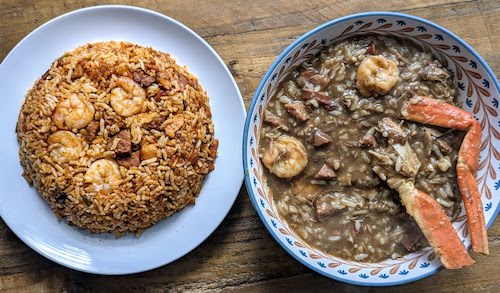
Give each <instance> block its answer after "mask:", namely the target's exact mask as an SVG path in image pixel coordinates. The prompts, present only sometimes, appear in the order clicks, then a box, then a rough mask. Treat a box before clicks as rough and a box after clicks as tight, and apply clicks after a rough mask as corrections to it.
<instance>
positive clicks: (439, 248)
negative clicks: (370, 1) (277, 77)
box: [259, 35, 488, 269]
mask: <svg viewBox="0 0 500 293" xmlns="http://www.w3.org/2000/svg"><path fill="white" fill-rule="evenodd" d="M456 96H457V90H456V88H455V83H454V81H453V76H452V75H451V73H450V72H449V71H448V70H447V69H446V68H444V67H443V66H442V64H441V63H440V62H439V61H438V60H436V59H435V58H433V56H432V55H431V54H430V53H428V52H424V51H422V50H421V48H420V47H418V46H417V45H415V44H413V43H411V42H409V41H407V40H401V39H396V38H392V37H388V36H381V35H366V36H358V37H354V38H350V39H347V40H344V41H341V42H338V43H336V44H334V45H332V46H330V47H327V48H324V49H322V50H321V51H320V52H319V53H317V54H316V55H315V56H313V57H312V58H310V59H309V60H306V61H305V62H303V63H302V64H301V65H300V66H298V67H297V68H295V69H293V72H291V73H290V74H289V75H288V76H287V77H286V78H285V79H284V80H283V81H282V82H281V83H280V84H279V86H278V87H277V90H276V92H275V94H274V95H273V96H272V98H271V99H270V100H269V102H268V104H267V106H266V109H265V111H264V119H263V125H262V130H261V133H260V139H259V152H260V157H261V160H262V163H263V165H264V166H265V168H264V169H265V174H266V176H265V178H266V179H265V181H266V186H267V188H268V190H269V192H270V193H271V195H272V197H273V200H274V203H275V205H276V208H277V210H278V212H279V214H280V216H281V217H282V218H283V219H284V220H285V222H286V223H287V224H288V226H289V227H290V228H291V229H292V230H293V231H294V233H295V234H296V235H297V236H298V237H300V238H302V239H303V240H304V242H305V243H307V244H308V245H310V246H311V247H314V248H316V249H319V250H321V251H323V252H325V253H328V254H331V255H335V256H338V257H341V258H344V259H348V260H354V261H362V262H379V261H382V260H384V259H387V258H393V259H395V258H398V257H401V256H403V255H405V254H407V253H409V252H413V251H416V250H418V249H420V248H423V247H425V246H428V245H429V244H430V245H431V246H432V248H433V249H434V251H435V252H436V254H437V255H438V256H439V257H440V259H441V261H442V262H443V264H444V265H445V267H447V268H452V269H455V268H460V267H463V266H467V265H471V264H472V263H473V260H472V258H471V257H470V256H469V254H468V253H467V250H466V248H465V246H464V245H463V244H462V242H461V241H460V239H459V237H458V235H457V234H456V232H455V230H454V228H453V226H452V224H451V221H454V220H456V219H457V218H458V217H459V215H460V214H461V203H462V201H463V202H464V206H465V212H466V214H467V217H468V220H469V231H470V234H471V242H472V248H473V250H474V251H477V252H480V253H484V254H488V242H487V234H486V225H485V220H484V215H483V208H482V203H481V199H480V194H479V190H478V187H477V182H476V179H475V176H476V172H477V169H478V160H479V151H480V144H481V126H480V124H479V122H477V121H476V119H474V117H473V116H472V115H471V114H469V113H468V112H466V111H464V110H461V109H460V108H458V105H457V104H456V102H455V97H456Z"/></svg>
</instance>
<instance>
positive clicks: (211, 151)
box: [208, 139, 219, 158]
mask: <svg viewBox="0 0 500 293" xmlns="http://www.w3.org/2000/svg"><path fill="white" fill-rule="evenodd" d="M218 147H219V140H218V139H215V140H214V142H212V144H211V145H210V147H209V148H208V155H209V157H210V158H215V157H216V156H217V148H218Z"/></svg>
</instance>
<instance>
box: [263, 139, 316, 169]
mask: <svg viewBox="0 0 500 293" xmlns="http://www.w3.org/2000/svg"><path fill="white" fill-rule="evenodd" d="M262 162H263V163H264V165H265V166H266V167H267V168H268V169H269V171H271V173H274V174H275V175H276V176H278V177H280V178H292V177H293V176H295V175H297V174H299V173H300V172H302V170H304V168H305V167H306V165H307V163H308V159H307V151H306V148H305V146H304V145H303V144H302V143H301V142H300V141H299V140H298V139H296V138H295V137H291V136H287V135H282V136H280V137H278V138H277V139H276V140H275V141H272V142H271V143H270V144H269V148H268V149H266V150H265V151H264V153H263V155H262Z"/></svg>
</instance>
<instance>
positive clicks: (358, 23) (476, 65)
mask: <svg viewBox="0 0 500 293" xmlns="http://www.w3.org/2000/svg"><path fill="white" fill-rule="evenodd" d="M368 33H379V34H387V35H392V36H396V37H401V38H407V39H410V40H413V41H414V42H415V43H417V44H418V45H420V46H421V47H422V49H423V50H428V51H431V52H432V53H433V55H434V56H435V57H436V58H437V59H438V60H439V61H440V62H441V63H442V64H443V65H444V66H445V67H447V68H448V69H449V70H450V71H451V73H452V74H453V75H454V76H455V78H456V82H457V87H458V89H459V97H458V101H459V102H460V103H461V104H462V107H463V109H465V110H466V111H469V112H471V113H473V114H474V117H475V118H476V119H478V120H479V121H480V122H481V125H482V127H483V135H482V139H481V142H482V144H481V157H480V169H479V171H478V174H477V178H478V183H479V189H480V192H481V199H482V202H483V206H484V215H485V218H486V223H487V226H488V227H489V226H491V224H492V223H493V221H494V220H495V217H496V216H497V214H498V211H499V202H500V196H498V192H499V191H498V189H499V188H500V178H498V177H497V173H498V172H500V151H498V150H499V149H500V118H499V109H498V107H499V100H500V97H499V96H500V94H499V88H500V86H499V83H498V80H497V78H496V77H495V75H494V73H493V72H492V70H491V69H490V68H489V66H488V65H487V64H486V62H484V60H483V59H482V58H481V57H480V56H479V54H477V53H476V52H475V51H474V49H472V48H471V47H470V46H469V45H468V44H467V43H465V42H464V41H463V40H462V39H460V38H459V37H458V36H456V35H455V34H453V33H452V32H450V31H448V30H447V29H445V28H443V27H441V26H439V25H437V24H435V23H432V22H430V21H428V20H425V19H422V18H419V17H415V16H412V15H406V14H401V13H389V12H369V13H360V14H355V15H349V16H346V17H342V18H339V19H335V20H332V21H329V22H327V23H325V24H323V25H321V26H319V27H317V28H315V29H313V30H311V31H309V32H308V33H306V34H304V35H303V36H302V37H300V38H299V39H298V40H296V41H295V42H294V43H293V44H291V45H290V46H288V48H286V50H285V51H283V53H281V54H280V55H279V57H278V58H277V59H276V61H274V63H273V64H272V66H271V68H270V69H269V70H268V71H267V73H266V75H265V76H264V78H263V79H262V81H261V83H260V86H259V87H258V89H257V91H256V92H255V95H254V97H253V100H252V103H251V106H250V109H249V112H248V115H247V119H246V124H245V131H244V139H243V163H244V170H245V183H246V186H247V189H248V193H249V196H250V199H251V201H252V203H253V205H254V207H255V209H256V211H257V213H258V214H259V216H260V218H261V220H262V222H263V223H264V225H265V226H266V228H267V229H268V230H269V233H271V235H272V236H273V237H274V238H275V239H276V241H277V242H278V243H279V244H280V245H281V246H282V247H283V249H285V250H286V251H287V252H288V253H289V254H290V255H292V256H293V257H294V258H296V259H297V260H298V261H299V262H300V263H302V264H303V265H305V266H307V267H309V268H310V269H312V270H314V271H316V272H318V273H320V274H323V275H325V276H327V277H330V278H332V279H336V280H339V281H343V282H347V283H352V284H357V285H366V286H389V285H398V284H404V283H408V282H411V281H415V280H418V279H421V278H424V277H427V276H429V275H432V274H434V273H436V272H437V271H439V270H440V269H441V268H442V267H443V266H442V264H441V262H440V260H439V258H438V257H436V254H435V253H434V252H433V250H432V248H430V247H427V248H424V249H422V250H420V251H417V252H414V253H410V254H408V255H405V256H403V257H401V258H398V259H394V260H391V259H388V260H385V261H382V262H378V263H365V262H355V261H349V260H344V259H341V258H339V257H335V256H333V255H329V254H326V253H323V252H321V251H319V250H318V249H315V248H313V247H311V246H310V245H309V244H307V243H305V242H304V241H303V240H302V239H301V238H300V237H298V236H297V235H296V234H295V233H294V232H293V231H292V230H291V229H290V228H289V227H288V225H287V224H286V222H284V221H283V219H282V218H281V217H280V215H279V213H278V211H277V209H276V207H275V205H274V203H273V200H272V197H271V195H270V194H269V193H267V191H266V188H265V178H263V175H264V173H263V168H264V167H263V166H262V164H261V161H260V160H259V157H258V148H257V146H258V144H259V133H260V129H261V125H262V120H263V113H264V109H265V107H266V104H267V102H268V101H269V99H270V98H271V97H272V95H273V93H274V91H275V90H276V88H277V86H278V85H279V83H280V82H281V81H282V80H283V79H284V78H286V76H287V74H288V73H289V72H291V71H292V70H293V69H294V68H295V67H296V66H298V65H299V64H300V63H302V62H303V61H304V60H306V59H309V58H311V57H312V56H313V55H314V54H315V53H316V52H318V51H319V50H321V49H322V48H325V47H327V46H329V45H331V44H332V43H335V42H338V41H340V40H342V39H345V38H349V37H352V36H355V35H362V34H368ZM463 210H464V209H463V208H462V214H461V215H460V216H459V217H458V219H457V221H455V222H454V223H453V226H454V227H455V229H456V231H457V233H458V235H459V236H460V238H461V239H462V240H463V242H464V244H465V245H466V246H467V247H469V248H470V238H469V233H468V226H467V218H466V216H465V213H464V211H463Z"/></svg>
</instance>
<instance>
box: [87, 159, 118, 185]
mask: <svg viewBox="0 0 500 293" xmlns="http://www.w3.org/2000/svg"><path fill="white" fill-rule="evenodd" d="M84 179H85V181H87V182H89V183H92V189H93V190H94V191H99V190H109V189H110V188H111V187H112V186H117V185H119V184H120V182H121V179H122V176H121V174H120V167H118V164H117V163H116V162H115V160H111V159H100V160H97V161H95V162H93V163H92V164H91V165H90V167H89V168H88V169H87V173H85V177H84Z"/></svg>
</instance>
